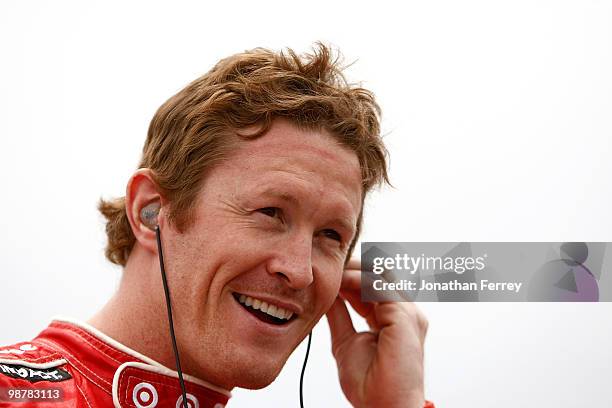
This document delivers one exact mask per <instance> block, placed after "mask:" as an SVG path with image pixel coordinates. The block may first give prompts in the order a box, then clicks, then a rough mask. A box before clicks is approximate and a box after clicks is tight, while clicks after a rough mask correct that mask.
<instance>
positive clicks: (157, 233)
mask: <svg viewBox="0 0 612 408" xmlns="http://www.w3.org/2000/svg"><path fill="white" fill-rule="evenodd" d="M155 236H156V238H157V252H158V253H159V269H161V275H162V282H163V284H164V294H165V296H166V310H167V311H168V323H169V324H170V337H171V338H172V349H173V351H174V359H175V360H176V371H177V372H178V377H179V383H180V384H181V392H182V393H183V404H182V405H183V407H184V408H189V405H188V403H187V391H186V390H185V381H184V380H183V370H181V359H180V358H179V352H178V347H177V346H176V337H175V335H174V322H173V321H172V305H171V304H170V290H169V289H168V280H167V279H166V269H165V268H164V254H163V252H162V245H161V232H160V231H159V225H157V226H155ZM308 345H309V346H310V341H309V342H308ZM306 356H308V354H307V355H306Z"/></svg>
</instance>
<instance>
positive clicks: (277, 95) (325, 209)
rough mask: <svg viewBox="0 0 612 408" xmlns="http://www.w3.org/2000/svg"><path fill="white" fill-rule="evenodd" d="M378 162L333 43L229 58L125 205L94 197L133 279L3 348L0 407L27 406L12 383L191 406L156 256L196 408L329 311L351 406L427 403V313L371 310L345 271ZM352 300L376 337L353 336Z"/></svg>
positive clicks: (191, 88) (87, 399)
mask: <svg viewBox="0 0 612 408" xmlns="http://www.w3.org/2000/svg"><path fill="white" fill-rule="evenodd" d="M385 155H386V152H385V149H384V146H383V144H382V140H381V138H380V135H379V114H378V107H377V105H376V102H375V100H374V98H373V96H372V94H371V93H370V92H368V91H367V90H365V89H362V88H358V87H353V86H350V85H348V84H347V83H346V82H345V81H344V78H343V77H342V74H341V71H340V67H339V66H338V65H337V63H336V62H335V60H334V58H333V56H332V55H331V53H330V51H329V50H328V49H327V48H326V47H324V46H321V45H319V46H318V47H317V48H316V50H315V52H314V53H313V54H311V55H305V56H301V57H300V56H297V55H295V54H294V53H293V52H291V51H288V52H285V53H274V52H271V51H267V50H263V49H256V50H253V51H249V52H245V53H242V54H237V55H234V56H232V57H229V58H227V59H224V60H222V61H220V62H219V63H218V64H217V65H216V66H215V67H214V68H213V69H212V70H211V71H210V72H208V73H207V74H205V75H204V76H202V77H201V78H199V79H197V80H196V81H194V82H193V83H191V84H189V85H188V86H187V87H186V88H185V89H183V90H181V91H180V92H179V93H178V94H176V95H175V96H173V97H172V98H170V99H169V100H168V101H167V102H166V103H165V104H164V105H162V107H161V108H160V109H159V110H158V112H157V113H156V114H155V116H154V118H153V120H152V122H151V126H150V128H149V133H148V137H147V140H146V142H145V146H144V149H143V157H142V161H141V163H140V166H139V168H138V170H137V171H136V172H135V173H134V174H133V175H132V177H131V178H130V180H129V182H128V185H127V188H126V195H125V197H122V198H120V199H116V200H112V201H104V200H103V201H101V203H100V210H101V212H102V213H103V214H104V215H105V217H106V218H107V227H106V231H107V234H108V240H109V242H108V247H107V251H106V255H107V257H108V259H109V260H110V261H112V262H114V263H116V264H118V265H121V266H122V267H123V275H122V279H121V283H120V285H119V288H118V290H117V292H116V294H115V295H114V296H113V297H112V298H111V299H110V300H109V302H108V303H107V304H106V306H105V307H104V308H103V309H102V310H100V311H99V312H98V313H97V314H96V315H95V316H93V317H92V318H91V319H90V320H89V322H88V323H79V322H75V321H72V320H68V319H58V320H55V321H54V322H52V323H51V325H50V326H49V327H48V328H47V329H45V330H44V331H43V332H42V333H41V334H40V335H39V336H38V337H37V338H35V339H34V340H32V341H30V342H25V343H18V344H15V345H13V346H10V347H5V348H2V349H0V363H1V364H0V385H2V386H4V387H5V388H3V391H4V393H5V394H6V395H3V396H2V397H1V399H0V407H1V406H9V405H7V404H9V403H10V404H12V403H14V404H16V405H15V406H17V404H20V403H21V404H23V402H19V401H18V398H13V399H12V400H11V398H9V395H8V391H7V390H8V389H20V390H26V391H28V390H31V391H36V390H38V391H39V392H40V391H41V390H51V391H53V390H58V396H57V398H56V399H55V400H53V397H54V396H55V394H53V395H52V396H50V397H49V398H47V399H45V398H41V396H40V395H38V396H36V397H33V398H32V399H30V400H29V402H28V404H34V403H35V404H39V405H37V406H40V407H43V406H47V405H45V404H48V405H49V406H57V405H52V404H54V403H55V402H57V399H61V400H62V401H63V402H64V404H66V405H65V406H78V407H81V406H83V407H94V406H111V405H113V404H114V406H116V407H155V406H159V407H175V406H176V407H180V406H181V404H183V399H184V397H183V392H182V387H181V384H180V380H179V379H177V377H179V374H178V373H177V372H176V371H174V370H176V369H177V368H178V367H177V364H176V361H177V358H176V357H175V354H174V352H173V350H174V349H173V344H172V337H171V336H170V335H169V333H170V325H169V321H168V315H167V312H166V301H165V297H164V286H163V283H162V279H161V278H160V251H159V249H160V246H159V245H160V244H161V248H162V251H161V252H162V254H163V264H164V265H165V268H164V269H165V271H166V274H167V283H168V287H169V293H170V299H171V306H172V312H173V313H172V317H173V321H174V325H173V328H174V333H175V337H176V346H177V347H176V348H177V350H179V351H180V360H179V361H180V365H181V370H180V371H181V372H182V373H184V377H185V381H184V383H185V390H186V394H185V395H186V397H187V400H188V405H189V406H190V407H215V408H218V407H223V406H225V405H226V404H227V403H228V400H229V397H230V390H231V389H232V388H234V387H245V388H251V389H257V388H262V387H265V386H267V385H268V384H270V383H271V382H272V381H273V380H274V379H275V378H276V377H277V376H278V374H279V372H280V371H281V369H282V367H283V366H284V364H285V363H286V361H287V359H288V358H289V356H290V354H291V353H292V352H293V351H294V350H295V348H296V347H297V346H298V345H299V344H300V342H301V341H302V340H303V339H304V338H305V337H306V336H307V335H308V333H310V331H311V330H312V328H313V327H314V325H315V324H316V323H317V322H318V321H319V319H320V318H321V317H322V316H323V315H324V314H326V313H327V319H328V323H329V325H330V330H331V334H332V345H333V350H332V351H333V354H334V357H335V358H336V361H337V363H338V374H339V379H340V383H341V385H342V389H343V391H344V393H345V395H346V397H347V399H348V400H349V401H350V402H351V403H352V404H353V405H354V406H358V407H395V406H397V407H400V406H401V407H415V408H416V407H418V408H421V407H423V406H424V405H425V404H427V405H429V406H431V405H430V403H426V402H425V400H424V397H423V343H424V339H425V334H426V330H427V322H426V319H425V318H424V317H423V316H422V314H421V313H420V312H419V311H418V310H417V309H416V306H415V305H413V304H408V303H406V304H400V303H380V304H375V303H362V302H361V300H360V296H359V270H358V269H359V266H358V264H357V263H355V262H349V259H350V255H351V253H352V250H353V248H354V245H355V243H356V241H357V238H358V235H359V229H360V224H361V219H362V210H363V202H364V198H365V195H366V194H367V193H368V191H369V190H370V189H371V188H372V187H373V186H375V185H376V184H378V183H381V182H385V181H386V180H387V173H386V161H385ZM157 232H159V235H157ZM158 239H159V241H158ZM345 301H348V302H349V303H351V305H352V306H353V307H354V308H355V310H356V311H357V312H358V313H360V314H361V315H362V316H363V317H364V318H366V319H367V321H368V323H369V325H370V328H371V331H370V332H366V333H357V332H355V330H354V328H353V325H352V322H351V318H350V316H349V314H348V311H347V308H346V306H345ZM22 374H23V375H22ZM43 377H44V380H43ZM13 394H14V393H13ZM59 394H61V395H59ZM10 401H12V402H10ZM21 401H23V399H22V400H21ZM33 401H36V402H33ZM3 404H4V405H3ZM28 406H34V405H28Z"/></svg>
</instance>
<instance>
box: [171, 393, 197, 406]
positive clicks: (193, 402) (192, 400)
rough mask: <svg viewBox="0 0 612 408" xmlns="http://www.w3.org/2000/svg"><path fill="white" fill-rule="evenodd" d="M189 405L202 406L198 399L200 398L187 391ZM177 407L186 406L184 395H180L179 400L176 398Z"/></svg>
mask: <svg viewBox="0 0 612 408" xmlns="http://www.w3.org/2000/svg"><path fill="white" fill-rule="evenodd" d="M187 407H188V408H200V402H199V401H198V399H197V398H196V397H194V396H193V395H192V394H189V393H187ZM176 408H184V406H183V396H182V395H181V396H180V397H179V399H178V400H176Z"/></svg>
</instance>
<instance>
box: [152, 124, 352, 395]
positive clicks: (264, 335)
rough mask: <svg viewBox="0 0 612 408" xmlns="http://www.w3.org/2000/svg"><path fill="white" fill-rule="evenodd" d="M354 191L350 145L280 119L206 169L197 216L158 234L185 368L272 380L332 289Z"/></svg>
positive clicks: (212, 377)
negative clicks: (183, 227) (184, 226)
mask: <svg viewBox="0 0 612 408" xmlns="http://www.w3.org/2000/svg"><path fill="white" fill-rule="evenodd" d="M361 194H362V189H361V174H360V168H359V161H358V159H357V156H356V155H355V154H354V153H353V152H351V151H349V150H348V149H347V148H345V147H343V146H340V145H339V144H338V143H337V142H335V140H334V139H333V138H332V137H331V136H330V135H328V134H327V133H326V132H324V131H312V130H302V129H299V128H297V127H296V126H294V125H293V124H291V123H289V122H287V121H284V120H276V121H275V122H274V123H273V125H272V127H271V128H270V130H269V132H268V133H266V134H265V135H264V136H262V137H260V138H258V139H255V140H251V141H243V142H241V143H240V147H239V148H238V149H237V151H235V152H233V153H232V154H231V155H230V156H229V158H228V160H227V161H224V162H223V163H222V164H220V165H218V166H216V167H215V168H214V169H213V170H212V171H211V172H210V173H209V174H208V175H207V176H206V178H205V180H204V183H203V186H202V189H201V191H200V193H199V196H198V202H197V206H196V210H195V212H196V219H195V222H194V224H193V225H191V226H190V227H189V228H188V229H187V230H186V231H184V232H183V233H178V232H176V231H175V230H174V229H171V228H169V231H163V234H164V236H163V240H164V249H165V253H164V255H165V258H166V267H167V269H168V279H169V282H170V283H169V284H170V287H171V291H172V301H173V304H174V314H175V321H176V323H175V325H176V331H177V341H178V343H179V348H180V352H181V360H182V361H183V364H184V368H185V371H186V372H188V373H190V374H193V375H196V376H198V377H201V378H205V379H207V380H208V381H211V382H213V383H216V384H218V385H220V386H224V387H226V388H232V387H234V386H240V387H245V388H261V387H264V386H266V385H268V384H269V383H270V382H272V381H273V380H274V378H276V376H277V375H278V373H279V372H280V370H281V368H282V367H283V365H284V364H285V362H286V360H287V358H288V357H289V355H290V354H291V352H292V351H293V350H294V349H295V348H296V347H297V345H298V344H299V343H300V342H301V341H302V339H303V338H304V337H305V336H306V335H307V334H308V333H309V332H310V331H311V329H312V328H313V326H314V325H315V324H316V323H317V321H318V320H319V319H320V318H321V316H322V315H323V314H324V313H325V312H326V311H327V310H328V309H329V307H330V306H331V304H332V303H333V301H334V299H335V297H336V296H337V294H338V291H339V288H340V281H341V277H342V272H343V264H344V261H345V257H346V255H347V251H348V247H349V245H350V242H351V240H352V239H353V236H354V234H355V230H356V223H357V219H358V216H359V212H360V209H361ZM249 305H250V306H249ZM266 309H267V310H266ZM160 313H161V312H160ZM275 316H276V317H275Z"/></svg>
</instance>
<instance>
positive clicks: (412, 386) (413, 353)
mask: <svg viewBox="0 0 612 408" xmlns="http://www.w3.org/2000/svg"><path fill="white" fill-rule="evenodd" d="M360 285H361V265H360V262H359V260H351V261H350V262H349V263H348V265H347V268H346V270H345V271H344V275H343V277H342V285H341V288H340V296H339V297H338V298H336V301H335V302H334V304H333V306H332V307H331V309H330V310H329V311H328V312H327V322H328V323H329V329H330V331H331V337H332V352H333V354H334V357H335V359H336V363H337V365H338V376H339V378H340V385H341V386H342V391H343V392H344V395H346V398H347V399H348V400H349V401H350V402H351V404H352V405H353V406H354V407H359V408H364V407H368V408H370V407H385V408H393V407H403V408H405V407H410V408H423V406H424V404H425V399H424V395H423V344H424V341H425V335H426V334H427V327H428V323H427V319H426V318H425V316H424V315H423V313H421V311H419V310H418V309H417V307H416V305H415V304H414V303H412V302H372V303H364V302H362V301H361V294H360V292H361V286H360ZM345 300H346V301H348V302H349V303H350V304H351V306H352V307H353V308H354V309H355V311H357V313H359V314H360V315H361V316H363V317H364V318H365V319H366V321H367V322H368V325H369V326H370V331H369V332H362V333H357V332H356V331H355V328H354V327H353V322H352V320H351V317H350V315H349V312H348V309H347V307H346V304H345Z"/></svg>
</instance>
